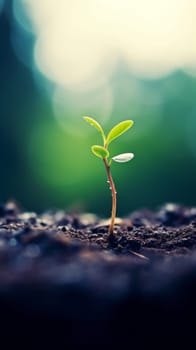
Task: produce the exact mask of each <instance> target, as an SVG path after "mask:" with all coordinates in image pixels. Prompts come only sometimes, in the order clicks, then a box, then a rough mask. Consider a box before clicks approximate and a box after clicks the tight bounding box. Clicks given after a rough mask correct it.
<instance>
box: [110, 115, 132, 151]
mask: <svg viewBox="0 0 196 350" xmlns="http://www.w3.org/2000/svg"><path fill="white" fill-rule="evenodd" d="M132 125H133V120H124V121H123V122H121V123H119V124H117V125H116V126H114V128H113V129H112V130H111V131H110V132H109V134H108V136H107V139H106V145H109V143H110V142H112V141H113V140H115V139H116V138H117V137H119V136H120V135H122V134H124V132H126V131H127V130H128V129H129V128H131V127H132Z"/></svg>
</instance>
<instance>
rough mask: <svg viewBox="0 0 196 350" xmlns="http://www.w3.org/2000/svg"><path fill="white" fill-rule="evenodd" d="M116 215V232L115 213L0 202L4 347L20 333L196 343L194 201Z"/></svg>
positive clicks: (100, 342)
mask: <svg viewBox="0 0 196 350" xmlns="http://www.w3.org/2000/svg"><path fill="white" fill-rule="evenodd" d="M116 222H117V224H116V226H115V235H114V237H113V238H110V239H109V238H108V223H107V221H105V220H100V219H99V218H98V217H96V216H95V215H92V214H82V215H73V214H69V213H66V212H64V211H59V210H51V211H48V212H45V213H43V214H41V215H37V214H36V213H28V212H23V211H21V210H20V209H19V208H18V207H17V205H16V204H14V203H13V202H9V203H7V204H6V205H1V207H0V321H1V328H0V329H1V330H2V332H1V340H2V341H3V340H4V341H6V344H7V347H6V346H4V347H3V349H6V348H10V347H11V343H12V342H13V340H14V342H15V344H16V345H17V346H20V347H25V348H27V347H28V348H29V346H32V347H35V346H36V347H38V348H39V346H40V347H41V346H42V348H48V347H50V346H52V347H53V348H55V349H56V348H60V349H61V348H63V349H64V348H66V347H67V348H68V349H72V348H79V347H80V348H81V346H84V345H85V347H86V349H87V348H89V349H90V348H92V347H93V348H95V347H100V346H102V347H103V346H106V345H107V347H110V346H111V348H114V347H115V346H117V348H122V347H123V349H124V348H128V349H129V348H132V347H135V346H137V348H139V349H140V348H143V347H144V346H145V347H147V348H151V349H155V348H156V349H157V348H160V347H161V346H162V347H163V348H166V347H167V348H168V346H170V347H171V346H174V345H175V346H179V345H182V344H183V345H184V346H186V348H187V349H189V345H188V344H189V343H191V342H192V341H193V340H194V328H195V313H196V208H186V207H183V206H178V205H174V204H167V205H165V206H163V207H161V208H160V209H159V210H158V211H157V212H156V213H153V212H151V211H149V210H142V211H138V212H134V213H132V214H130V216H128V217H126V218H123V219H118V220H117V221H116ZM11 334H12V336H10V335H11ZM26 339H28V342H27V341H26Z"/></svg>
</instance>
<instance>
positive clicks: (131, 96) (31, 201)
mask: <svg viewBox="0 0 196 350" xmlns="http://www.w3.org/2000/svg"><path fill="white" fill-rule="evenodd" d="M12 29H13V28H12V17H11V14H10V11H9V9H7V12H6V11H5V12H4V13H3V14H1V15H0V62H1V68H0V74H1V85H0V95H1V117H0V130H1V137H0V149H1V151H0V164H1V171H0V180H1V187H0V200H1V201H5V200H7V199H9V198H15V199H17V201H18V202H19V203H21V204H22V206H23V207H26V208H27V209H29V210H43V209H47V208H49V207H63V208H65V207H66V208H67V209H68V210H85V211H92V212H96V213H99V214H101V215H104V216H109V215H110V208H111V198H110V192H109V189H108V185H107V183H106V178H105V172H104V169H103V167H102V164H101V162H100V161H99V160H97V159H95V158H94V157H93V155H92V154H91V152H90V146H91V145H92V144H96V141H97V142H98V140H99V137H100V136H99V134H98V132H96V130H93V128H86V125H84V124H85V123H84V122H83V120H82V119H81V118H80V115H79V114H78V115H77V114H76V115H75V114H74V113H73V111H72V115H71V118H70V106H68V107H67V110H66V106H65V110H64V112H63V113H64V115H63V116H62V119H63V120H64V126H63V127H62V125H61V124H60V123H59V122H58V121H57V119H56V118H55V115H54V110H53V107H52V102H51V99H50V97H49V95H47V94H46V93H45V92H44V90H43V89H42V88H40V86H39V85H38V84H37V82H36V79H35V76H34V74H33V72H32V70H31V69H30V68H29V67H28V66H26V65H24V64H23V63H22V62H21V61H20V60H19V59H18V58H17V56H16V54H15V51H14V48H13V44H12ZM110 86H111V91H112V94H113V106H112V115H111V117H110V118H109V119H108V120H105V122H104V120H102V116H101V111H102V106H100V110H99V109H97V110H96V115H95V113H94V115H92V116H94V117H96V118H97V120H100V121H101V122H102V124H103V123H104V128H105V129H106V130H109V129H111V127H112V126H113V125H115V124H116V123H117V122H120V121H121V120H125V119H133V120H134V121H135V125H134V127H133V128H132V129H131V130H130V131H129V132H128V133H127V135H123V137H122V138H121V140H120V141H115V142H114V144H113V145H111V153H112V154H113V155H115V154H117V153H121V152H122V153H123V152H125V151H126V152H133V153H134V154H135V159H134V160H133V161H132V162H131V163H130V164H129V163H128V164H124V165H118V164H115V165H114V166H113V169H112V172H113V177H114V180H115V182H116V187H117V192H118V194H117V196H118V214H119V215H124V214H126V213H129V212H130V211H131V210H134V209H137V208H140V207H149V208H153V207H155V206H157V205H159V204H161V203H163V202H166V201H170V202H180V203H184V204H187V205H194V204H195V194H196V186H195V178H196V78H195V77H193V76H190V75H188V74H185V73H184V72H182V71H176V72H175V73H173V74H172V75H170V76H167V77H165V78H164V79H160V80H158V79H156V80H147V79H145V80H142V79H139V78H137V77H136V76H134V75H133V74H131V72H130V71H129V69H128V68H127V67H126V65H125V64H124V63H123V62H121V63H119V66H118V67H117V69H116V72H115V73H114V74H113V75H112V76H111V79H110ZM75 103H76V104H77V99H76V100H75ZM88 113H92V111H91V110H85V111H83V114H86V115H88ZM74 130H75V131H74Z"/></svg>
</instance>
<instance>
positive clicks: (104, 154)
mask: <svg viewBox="0 0 196 350" xmlns="http://www.w3.org/2000/svg"><path fill="white" fill-rule="evenodd" d="M91 151H92V152H93V154H95V155H96V156H97V157H99V158H102V159H104V158H108V157H109V152H108V150H107V149H106V148H104V147H103V146H98V145H94V146H92V147H91Z"/></svg>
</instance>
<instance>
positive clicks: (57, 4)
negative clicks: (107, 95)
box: [21, 0, 196, 87]
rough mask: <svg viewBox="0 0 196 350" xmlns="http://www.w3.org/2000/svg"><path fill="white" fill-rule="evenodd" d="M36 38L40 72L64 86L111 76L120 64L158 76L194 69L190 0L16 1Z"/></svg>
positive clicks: (195, 8)
mask: <svg viewBox="0 0 196 350" xmlns="http://www.w3.org/2000/svg"><path fill="white" fill-rule="evenodd" d="M21 1H22V3H23V5H24V6H25V9H26V11H27V13H28V15H29V16H30V17H31V19H32V22H33V28H35V32H36V35H37V40H36V44H35V50H34V54H35V61H36V64H37V66H38V68H39V70H40V71H41V72H42V73H43V74H44V75H45V76H46V77H47V78H49V79H51V80H52V81H53V82H55V83H57V84H60V85H63V86H69V87H70V86H71V87H72V86H76V85H77V86H78V85H81V84H86V83H87V82H89V81H91V80H93V79H94V80H95V79H97V77H100V76H104V77H105V78H107V77H109V76H110V73H111V71H112V70H113V68H114V66H115V63H116V62H118V60H124V62H126V63H127V64H128V65H129V67H130V69H131V70H132V71H133V72H134V73H135V74H138V75H141V76H148V77H160V76H162V75H165V74H168V73H170V72H171V71H172V70H175V69H178V68H182V69H188V68H189V67H194V66H196V45H195V37H196V2H195V0H148V1H146V0H119V1H118V0H115V1H114V0H91V1H89V0H72V1H68V0H67V1H66V0H58V1H54V0H42V1H40V0H21Z"/></svg>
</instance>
